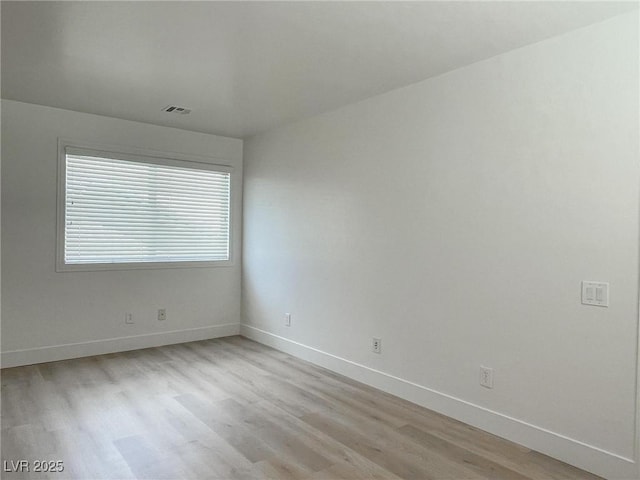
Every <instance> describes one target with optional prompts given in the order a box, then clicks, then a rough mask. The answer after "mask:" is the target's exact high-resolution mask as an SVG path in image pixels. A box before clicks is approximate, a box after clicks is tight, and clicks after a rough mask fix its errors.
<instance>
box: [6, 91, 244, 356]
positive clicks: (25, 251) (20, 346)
mask: <svg viewBox="0 0 640 480" xmlns="http://www.w3.org/2000/svg"><path fill="white" fill-rule="evenodd" d="M58 137H65V138H70V139H74V140H79V141H83V142H94V143H100V144H112V145H118V146H126V147H137V148H142V149H149V150H157V151H162V152H177V153H182V154H189V155H199V156H206V157H216V158H218V159H219V161H220V162H221V163H226V164H229V165H231V166H233V167H234V175H233V178H234V181H235V183H234V184H233V185H232V188H233V189H234V194H235V197H234V201H235V203H236V207H237V208H236V212H237V213H239V212H240V207H241V206H240V201H241V188H242V181H241V178H242V141H241V140H238V139H232V138H225V137H217V136H214V135H205V134H202V133H193V132H187V131H184V130H178V129H174V128H167V127H159V126H154V125H147V124H142V123H137V122H130V121H125V120H119V119H115V118H107V117H100V116H96V115H88V114H83V113H77V112H72V111H67V110H60V109H55V108H49V107H42V106H38V105H31V104H26V103H19V102H13V101H6V100H3V101H2V140H3V141H2V276H3V282H2V359H3V366H10V365H15V364H24V363H32V362H37V361H45V360H52V359H57V358H68V357H71V356H79V355H85V354H94V353H103V352H106V351H118V350H125V349H129V348H140V347H144V346H151V345H158V344H162V343H172V342H179V341H186V340H192V339H200V338H210V337H214V336H218V335H227V334H233V333H237V332H238V331H239V325H238V324H239V321H240V263H241V262H240V258H239V257H240V240H239V237H240V228H241V219H240V218H239V217H238V218H237V220H236V225H235V231H234V233H235V236H234V238H235V239H236V245H234V251H235V253H236V259H235V265H234V266H232V267H217V268H192V269H160V270H123V271H99V272H66V273H56V271H55V260H56V185H57V183H56V182H57V180H56V179H57V174H56V169H57V148H58V147H57V140H58ZM220 162H219V163H220ZM158 308H166V309H167V317H168V318H167V320H166V321H164V322H158V320H157V319H156V316H157V310H158ZM125 312H132V313H133V316H134V320H135V324H134V325H125V323H124V314H125ZM168 332H173V333H168ZM121 337H127V338H121ZM130 337H133V338H130ZM113 339H116V340H113ZM69 344H71V345H69Z"/></svg>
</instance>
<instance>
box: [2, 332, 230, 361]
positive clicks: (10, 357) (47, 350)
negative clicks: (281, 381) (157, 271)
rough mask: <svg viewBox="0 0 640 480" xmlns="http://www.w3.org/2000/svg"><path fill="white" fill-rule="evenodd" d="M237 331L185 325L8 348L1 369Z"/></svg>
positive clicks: (191, 340)
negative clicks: (50, 344)
mask: <svg viewBox="0 0 640 480" xmlns="http://www.w3.org/2000/svg"><path fill="white" fill-rule="evenodd" d="M239 333H240V324H239V323H228V324H225V325H212V326H208V327H198V328H188V329H185V330H173V331H170V332H158V333H148V334H144V335H134V336H130V337H118V338H108V339H104V340H92V341H89V342H81V343H68V344H65V345H52V346H47V347H38V348H27V349H24V350H9V351H6V352H2V361H1V362H0V365H1V366H2V368H8V367H18V366H22V365H32V364H34V363H44V362H55V361H58V360H68V359H70V358H79V357H89V356H92V355H103V354H105V353H116V352H126V351H128V350H138V349H140V348H150V347H160V346H162V345H171V344H175V343H185V342H194V341H196V340H207V339H210V338H218V337H228V336H231V335H238V334H239Z"/></svg>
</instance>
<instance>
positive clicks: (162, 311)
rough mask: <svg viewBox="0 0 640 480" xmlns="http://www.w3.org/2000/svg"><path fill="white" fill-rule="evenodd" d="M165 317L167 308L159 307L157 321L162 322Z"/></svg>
mask: <svg viewBox="0 0 640 480" xmlns="http://www.w3.org/2000/svg"><path fill="white" fill-rule="evenodd" d="M166 319H167V309H166V308H161V309H159V310H158V321H160V322H162V321H164V320H166Z"/></svg>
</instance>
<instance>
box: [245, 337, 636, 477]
mask: <svg viewBox="0 0 640 480" xmlns="http://www.w3.org/2000/svg"><path fill="white" fill-rule="evenodd" d="M240 334H241V335H243V336H245V337H247V338H250V339H252V340H255V341H256V342H259V343H262V344H265V345H268V346H270V347H273V348H275V349H277V350H281V351H283V352H286V353H288V354H290V355H294V356H296V357H299V358H302V359H303V360H307V361H309V362H312V363H315V364H316V365H320V366H322V367H324V368H327V369H329V370H332V371H334V372H336V373H339V374H341V375H344V376H346V377H349V378H352V379H354V380H357V381H359V382H362V383H365V384H367V385H370V386H373V387H376V388H378V389H380V390H383V391H385V392H387V393H391V394H393V395H396V396H398V397H400V398H403V399H405V400H409V401H410V402H413V403H416V404H418V405H421V406H423V407H426V408H428V409H430V410H434V411H436V412H439V413H442V414H443V415H447V416H448V417H452V418H455V419H456V420H460V421H462V422H464V423H467V424H469V425H473V426H474V427H477V428H480V429H481V430H484V431H487V432H490V433H492V434H494V435H498V436H499V437H502V438H506V439H507V440H510V441H512V442H515V443H518V444H520V445H523V446H525V447H527V448H530V449H532V450H536V451H538V452H541V453H544V454H546V455H549V456H551V457H553V458H557V459H558V460H561V461H563V462H566V463H568V464H571V465H575V466H576V467H578V468H582V469H583V470H587V471H589V472H592V473H594V474H596V475H600V476H602V477H605V478H608V479H611V480H613V479H616V480H633V479H637V478H638V465H637V463H636V462H634V460H633V459H630V458H625V457H623V456H620V455H617V454H615V453H612V452H608V451H606V450H603V449H601V448H598V447H595V446H593V445H588V444H586V443H584V442H581V441H579V440H576V439H573V438H569V437H567V436H564V435H562V434H559V433H556V432H552V431H550V430H546V429H544V428H541V427H538V426H536V425H532V424H530V423H527V422H524V421H522V420H518V419H517V418H512V417H509V416H507V415H503V414H501V413H499V412H494V411H492V410H489V409H487V408H484V407H481V406H479V405H475V404H473V403H470V402H467V401H465V400H462V399H460V398H456V397H453V396H451V395H447V394H446V393H442V392H438V391H436V390H433V389H430V388H427V387H425V386H422V385H418V384H416V383H413V382H410V381H407V380H404V379H402V378H398V377H395V376H393V375H389V374H388V373H384V372H381V371H378V370H375V369H372V368H369V367H367V366H365V365H361V364H358V363H355V362H352V361H350V360H347V359H345V358H341V357H337V356H335V355H332V354H330V353H327V352H323V351H322V350H318V349H316V348H313V347H309V346H307V345H304V344H301V343H298V342H295V341H293V340H289V339H287V338H284V337H281V336H278V335H275V334H273V333H270V332H267V331H265V330H261V329H259V328H256V327H252V326H250V325H245V324H243V325H242V326H241V327H240Z"/></svg>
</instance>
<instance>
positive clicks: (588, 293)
mask: <svg viewBox="0 0 640 480" xmlns="http://www.w3.org/2000/svg"><path fill="white" fill-rule="evenodd" d="M582 304H583V305H595V306H596V307H608V306H609V284H608V283H606V282H587V281H584V282H582Z"/></svg>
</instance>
